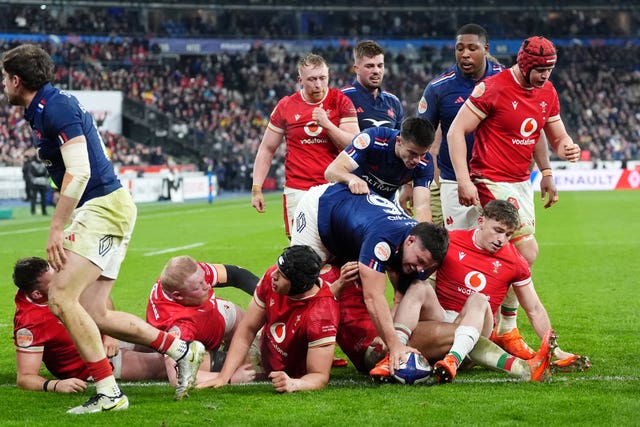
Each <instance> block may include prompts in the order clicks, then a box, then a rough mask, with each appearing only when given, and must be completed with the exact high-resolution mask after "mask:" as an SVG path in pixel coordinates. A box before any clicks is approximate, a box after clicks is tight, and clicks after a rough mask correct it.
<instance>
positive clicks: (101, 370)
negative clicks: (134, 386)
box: [86, 357, 120, 397]
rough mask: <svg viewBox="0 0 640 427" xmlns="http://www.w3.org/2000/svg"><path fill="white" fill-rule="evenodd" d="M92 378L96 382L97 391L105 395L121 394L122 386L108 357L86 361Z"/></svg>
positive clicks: (114, 395)
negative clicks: (114, 374)
mask: <svg viewBox="0 0 640 427" xmlns="http://www.w3.org/2000/svg"><path fill="white" fill-rule="evenodd" d="M86 364H87V369H88V370H89V374H91V378H93V381H95V383H96V392H97V393H98V394H104V395H105V396H111V397H116V396H120V388H119V387H118V384H117V383H116V378H115V377H114V376H113V369H112V368H111V364H110V363H109V359H107V358H106V357H105V358H104V359H102V360H99V361H97V362H86Z"/></svg>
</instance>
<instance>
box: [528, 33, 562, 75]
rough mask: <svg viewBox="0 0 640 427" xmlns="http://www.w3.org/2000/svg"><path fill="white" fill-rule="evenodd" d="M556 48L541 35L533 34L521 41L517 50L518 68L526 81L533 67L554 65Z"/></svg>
mask: <svg viewBox="0 0 640 427" xmlns="http://www.w3.org/2000/svg"><path fill="white" fill-rule="evenodd" d="M557 59H558V56H557V55H556V48H555V47H554V46H553V43H551V41H550V40H549V39H546V38H544V37H542V36H533V37H529V38H528V39H526V40H525V41H524V42H522V46H520V50H519V51H518V68H520V71H521V72H522V75H523V76H524V79H525V81H526V82H527V83H531V82H530V81H529V74H530V73H531V70H532V69H534V68H538V67H540V68H542V67H544V68H550V67H553V66H555V65H556V60H557Z"/></svg>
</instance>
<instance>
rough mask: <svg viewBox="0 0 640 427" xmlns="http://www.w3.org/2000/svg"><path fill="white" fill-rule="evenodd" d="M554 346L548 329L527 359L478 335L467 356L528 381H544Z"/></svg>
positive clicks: (549, 373)
mask: <svg viewBox="0 0 640 427" xmlns="http://www.w3.org/2000/svg"><path fill="white" fill-rule="evenodd" d="M554 348H555V335H554V334H553V331H551V330H550V331H549V332H548V333H547V334H545V336H544V337H543V339H542V343H541V345H540V349H538V351H537V352H536V353H535V354H534V357H533V358H531V359H529V360H523V359H520V358H518V357H516V356H514V355H512V354H510V353H507V352H506V351H504V350H503V349H502V348H500V347H499V346H498V345H496V344H495V343H494V342H492V341H490V340H488V339H486V338H485V337H480V339H479V340H478V342H477V344H476V346H475V347H474V349H473V350H472V351H471V353H469V358H470V359H471V360H472V361H473V362H475V363H477V364H478V365H480V366H483V367H485V368H488V369H493V370H496V371H501V372H505V373H506V374H508V375H510V376H512V377H516V378H521V379H523V380H529V381H545V380H547V379H548V378H550V376H551V370H550V361H551V356H552V354H553V350H554Z"/></svg>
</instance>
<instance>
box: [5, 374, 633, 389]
mask: <svg viewBox="0 0 640 427" xmlns="http://www.w3.org/2000/svg"><path fill="white" fill-rule="evenodd" d="M577 375H579V374H557V375H554V376H553V377H552V378H551V383H550V384H553V383H564V382H568V381H581V382H612V381H616V382H638V381H640V377H637V376H631V375H624V376H623V375H597V376H594V377H579V376H577ZM509 382H522V383H524V382H526V381H522V380H518V379H517V378H511V377H505V378H461V377H460V376H458V377H456V379H455V381H454V382H453V384H454V385H455V384H456V383H466V384H495V383H509ZM118 384H120V385H123V386H125V387H166V386H168V385H169V383H168V382H167V381H122V382H118ZM267 384H271V382H270V381H254V382H251V383H245V384H233V386H234V387H237V386H243V387H249V386H252V385H267ZM384 385H387V384H384ZM389 385H397V386H398V387H424V386H429V385H434V384H429V383H426V384H419V385H415V386H403V385H402V384H396V383H389ZM15 386H16V385H15V383H4V384H0V387H11V388H15ZM331 386H334V387H353V386H364V387H379V385H377V384H374V383H373V382H372V381H371V380H369V378H368V377H364V376H362V375H357V374H354V378H353V379H340V380H333V379H332V380H331V381H329V387H331Z"/></svg>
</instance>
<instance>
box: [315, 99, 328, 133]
mask: <svg viewBox="0 0 640 427" xmlns="http://www.w3.org/2000/svg"><path fill="white" fill-rule="evenodd" d="M311 118H312V119H313V120H314V121H315V122H316V123H317V124H318V126H322V127H323V128H324V127H327V125H328V123H329V116H328V115H327V112H326V111H325V110H324V108H322V104H320V106H319V107H316V108H314V109H313V111H312V112H311Z"/></svg>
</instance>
